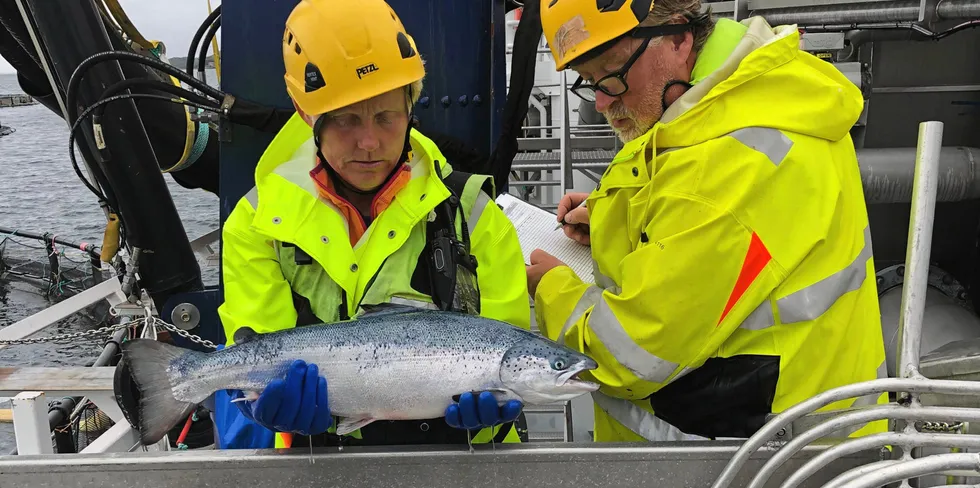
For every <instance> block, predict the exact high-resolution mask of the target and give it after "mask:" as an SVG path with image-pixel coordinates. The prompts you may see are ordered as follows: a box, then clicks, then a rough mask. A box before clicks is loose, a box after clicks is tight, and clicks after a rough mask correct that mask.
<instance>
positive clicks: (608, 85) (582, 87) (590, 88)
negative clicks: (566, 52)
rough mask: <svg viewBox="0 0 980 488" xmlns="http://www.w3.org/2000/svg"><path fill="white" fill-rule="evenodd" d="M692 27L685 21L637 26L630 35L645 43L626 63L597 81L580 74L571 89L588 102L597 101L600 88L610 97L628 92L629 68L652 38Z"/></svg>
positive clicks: (680, 31) (677, 32) (678, 32)
mask: <svg viewBox="0 0 980 488" xmlns="http://www.w3.org/2000/svg"><path fill="white" fill-rule="evenodd" d="M691 27H692V24H691V23H684V24H666V25H657V26H650V27H638V28H636V29H635V30H633V32H631V33H629V34H628V36H629V37H631V38H634V39H636V38H642V39H643V44H641V45H640V48H639V49H637V50H636V51H634V52H633V54H632V55H631V56H630V58H629V59H628V60H626V62H625V63H623V66H622V67H620V68H619V69H618V70H617V71H616V72H614V73H610V74H608V75H606V76H603V77H602V78H599V81H597V82H595V83H590V82H587V81H585V80H584V79H582V77H581V76H579V77H578V79H577V80H575V83H572V86H571V88H569V90H571V92H572V93H574V94H575V95H577V96H578V97H579V98H581V99H582V100H585V101H586V102H594V101H595V92H596V90H599V91H601V92H602V93H605V94H606V95H609V96H610V97H618V96H620V95H622V94H624V93H626V91H627V90H629V88H630V87H629V84H628V83H626V74H627V72H629V69H630V68H631V67H632V66H633V63H635V62H636V60H637V59H639V58H640V54H643V51H645V50H646V48H647V46H648V45H649V44H650V40H651V39H653V38H654V37H662V36H666V35H671V34H680V33H682V32H684V31H687V30H689V29H690V28H691ZM618 40H619V39H614V41H613V42H612V43H611V44H615V42H616V41H618Z"/></svg>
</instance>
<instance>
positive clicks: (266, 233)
mask: <svg viewBox="0 0 980 488" xmlns="http://www.w3.org/2000/svg"><path fill="white" fill-rule="evenodd" d="M410 143H411V146H412V151H411V153H410V154H411V160H410V162H409V166H410V168H411V180H410V181H409V182H408V183H407V184H406V185H405V186H404V187H403V188H402V189H401V190H400V191H399V192H398V193H397V194H396V195H395V197H394V199H393V201H392V202H391V203H390V204H389V205H388V206H387V208H385V209H384V210H383V211H381V212H380V213H379V214H378V215H377V217H376V218H375V219H374V220H373V221H372V222H371V224H370V225H369V226H368V228H367V230H366V232H365V233H364V235H363V236H362V237H361V238H360V240H358V241H357V243H356V244H355V245H353V246H352V245H351V243H350V240H349V234H348V223H347V221H346V220H345V218H344V217H343V215H342V213H341V212H340V211H339V210H338V208H337V207H336V206H334V205H333V204H331V203H330V202H328V201H327V200H325V199H323V198H321V197H319V195H318V192H317V188H316V185H315V183H314V181H313V179H312V178H311V176H310V170H312V169H313V167H314V162H315V161H316V158H315V154H316V149H315V147H314V143H313V137H312V132H311V130H310V127H309V126H308V125H307V124H306V123H305V122H304V121H303V120H302V119H301V118H300V117H299V116H298V115H294V116H293V117H292V118H291V119H290V120H289V122H287V124H286V125H285V126H284V127H283V128H282V129H281V130H280V132H279V133H278V134H277V135H276V137H275V139H274V140H273V141H272V143H271V144H270V145H269V147H268V148H267V149H266V151H265V153H264V154H263V156H262V158H261V159H260V161H259V164H258V166H257V167H256V170H255V182H256V186H255V188H253V189H252V191H250V192H249V193H248V194H247V195H245V196H244V197H243V198H242V199H241V200H239V202H238V204H237V205H236V207H235V209H234V210H233V211H232V212H231V214H230V215H229V216H228V219H227V221H226V222H225V224H224V228H223V229H222V272H223V283H224V303H223V304H222V305H221V306H220V307H219V308H218V312H219V315H220V317H221V321H222V324H223V326H224V331H225V336H226V338H227V341H228V345H231V344H233V343H234V336H235V332H236V331H237V330H238V329H239V328H240V327H244V326H248V327H250V328H251V329H252V330H254V331H255V332H257V333H260V334H262V333H268V332H274V331H278V330H283V329H287V328H291V327H295V326H297V321H298V320H300V321H302V320H301V315H302V314H301V310H298V309H302V310H304V311H305V312H306V313H307V314H309V313H312V315H313V318H314V319H315V320H316V321H317V322H335V321H338V320H341V319H343V318H346V317H355V318H356V316H357V315H358V314H359V313H360V312H361V309H360V305H374V304H379V303H390V302H393V303H400V304H408V305H413V306H420V307H432V302H433V301H432V298H431V296H429V295H428V294H426V293H424V291H422V290H420V289H419V288H420V285H419V283H417V282H415V281H414V280H413V278H417V277H418V276H417V273H416V268H417V267H418V265H419V262H420V254H421V253H422V251H423V247H424V246H425V240H426V239H425V225H426V222H427V220H428V218H429V216H430V213H431V212H432V211H433V209H435V207H436V205H437V204H439V203H441V202H442V201H443V200H445V199H446V198H447V197H449V190H448V189H447V187H446V184H445V182H444V181H442V180H440V179H439V177H438V175H437V174H436V173H435V171H434V165H435V164H439V165H440V168H441V173H442V176H443V178H448V177H449V175H450V174H451V172H452V167H451V166H450V164H449V163H448V162H447V161H446V158H445V157H444V156H443V155H442V153H441V152H440V151H439V149H438V147H436V145H435V144H434V143H433V142H432V141H431V140H430V139H428V138H426V137H425V136H424V135H422V134H421V133H419V132H418V131H415V130H414V129H413V130H412V131H411V134H410ZM488 178H489V177H488V176H484V175H472V176H470V177H469V179H468V180H466V184H465V188H464V190H463V192H462V195H459V198H460V210H461V214H462V216H463V217H465V220H466V223H467V226H468V230H469V232H470V246H471V248H470V252H471V254H473V255H474V256H476V259H477V284H478V286H479V291H480V315H482V316H484V317H488V318H493V319H496V320H501V321H504V322H508V323H510V324H513V325H515V326H518V327H522V328H524V329H530V318H531V313H530V302H529V299H528V292H527V279H526V276H525V272H524V257H523V254H522V252H521V248H520V243H519V242H518V240H517V233H516V231H515V230H514V227H513V224H511V222H510V221H509V220H508V219H507V217H506V216H505V215H504V214H503V212H502V211H501V210H500V208H498V207H497V206H496V205H495V204H494V203H493V201H492V200H491V199H490V196H489V195H488V194H487V193H486V192H485V191H482V190H481V188H483V186H484V184H486V183H487V180H488ZM461 220H463V219H462V218H460V217H459V216H457V218H456V228H457V232H459V230H460V227H461ZM297 249H300V250H302V251H303V252H304V253H305V254H306V255H307V256H309V257H310V258H312V259H311V262H309V263H308V264H299V263H297V259H296V257H297V254H296V250H297ZM301 261H302V260H301ZM422 262H423V263H424V262H425V260H422ZM294 300H295V302H294ZM300 302H302V305H301V306H297V305H300ZM341 311H343V312H344V313H343V314H342V313H341ZM307 320H309V319H307ZM327 381H330V378H327ZM510 425H511V424H508V429H510ZM499 429H500V427H495V428H494V429H484V430H483V431H481V432H480V433H479V434H478V435H476V436H475V437H474V442H490V440H491V439H492V438H493V437H494V434H496V433H497V431H498V430H499ZM331 431H332V430H331ZM354 435H355V436H356V435H358V433H355V434H354ZM516 441H519V438H518V433H517V430H516V429H510V431H509V433H508V434H507V437H506V439H505V440H504V442H516ZM278 445H282V444H281V438H280V436H277V446H278Z"/></svg>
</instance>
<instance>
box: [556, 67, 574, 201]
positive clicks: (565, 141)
mask: <svg viewBox="0 0 980 488" xmlns="http://www.w3.org/2000/svg"><path fill="white" fill-rule="evenodd" d="M560 78H561V92H560V94H559V100H561V129H559V130H560V131H561V143H560V145H559V151H560V152H561V153H560V155H559V158H558V160H559V162H560V164H559V168H560V171H561V174H560V175H558V176H559V179H560V181H561V192H560V193H559V195H558V199H559V200H561V197H562V195H564V194H565V192H567V191H568V190H569V189H571V187H572V182H571V181H570V180H571V179H572V148H571V146H572V138H571V125H570V120H571V118H570V117H569V116H568V111H569V109H568V76H567V74H566V71H562V72H561V76H560Z"/></svg>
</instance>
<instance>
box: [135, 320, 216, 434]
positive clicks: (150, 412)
mask: <svg viewBox="0 0 980 488" xmlns="http://www.w3.org/2000/svg"><path fill="white" fill-rule="evenodd" d="M122 352H123V356H124V358H125V360H126V362H127V363H128V365H129V369H130V374H131V376H132V378H133V382H135V384H136V388H137V390H138V393H139V406H138V411H139V418H138V422H137V423H139V432H140V442H142V444H143V445H150V444H154V443H156V442H158V441H159V440H160V439H162V438H163V436H164V435H166V434H167V432H168V431H170V429H172V428H174V426H176V425H177V424H178V423H180V422H182V421H183V420H184V419H186V418H187V416H188V415H190V414H191V412H193V411H194V410H195V409H196V408H197V404H195V403H188V402H184V401H181V400H178V399H176V398H174V393H173V386H174V385H172V384H171V382H170V376H169V375H168V374H167V371H168V369H169V367H170V365H171V364H172V363H173V362H174V361H178V360H187V359H193V358H194V356H197V355H200V354H203V353H199V352H196V351H191V350H188V349H183V348H180V347H176V346H172V345H170V344H165V343H163V342H159V341H155V340H152V339H135V340H132V341H127V342H124V343H123V344H122Z"/></svg>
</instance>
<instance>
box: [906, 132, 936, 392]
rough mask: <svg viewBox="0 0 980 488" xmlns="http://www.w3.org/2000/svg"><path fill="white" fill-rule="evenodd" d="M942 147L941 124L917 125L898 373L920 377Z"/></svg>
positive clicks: (908, 376) (910, 376) (909, 376)
mask: <svg viewBox="0 0 980 488" xmlns="http://www.w3.org/2000/svg"><path fill="white" fill-rule="evenodd" d="M942 145H943V123H942V122H935V121H932V122H922V123H921V124H919V142H918V145H917V147H916V152H915V181H914V183H913V186H912V213H911V216H910V217H909V236H908V247H907V248H906V251H905V287H904V289H903V290H902V316H901V318H900V319H899V325H898V327H899V336H900V338H899V346H898V368H897V371H898V374H899V376H900V377H902V378H917V377H919V376H920V375H919V353H920V350H919V349H920V345H921V343H922V317H923V315H924V313H925V306H926V286H927V283H928V280H929V257H930V255H931V253H932V225H933V221H934V220H935V213H936V189H937V182H938V178H937V176H938V167H939V152H940V150H941V149H942Z"/></svg>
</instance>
